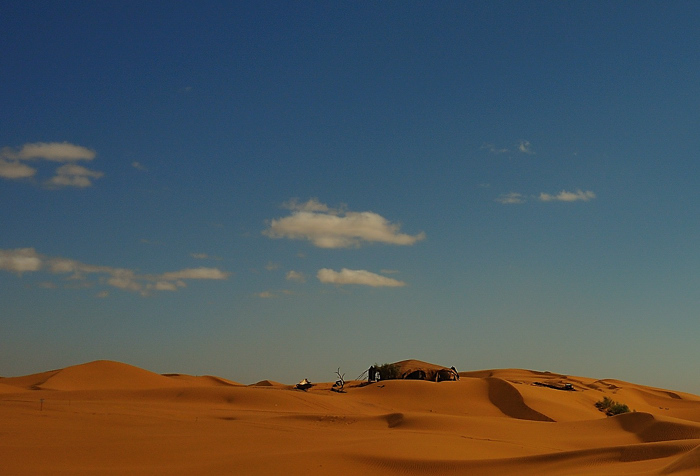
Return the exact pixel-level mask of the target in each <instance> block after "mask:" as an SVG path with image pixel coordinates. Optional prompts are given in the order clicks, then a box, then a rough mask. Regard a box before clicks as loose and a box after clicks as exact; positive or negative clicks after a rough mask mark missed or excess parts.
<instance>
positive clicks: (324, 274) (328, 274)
mask: <svg viewBox="0 0 700 476" xmlns="http://www.w3.org/2000/svg"><path fill="white" fill-rule="evenodd" d="M316 277H317V278H318V280H319V281H321V282H322V283H329V284H360V285H364V286H372V287H375V288H376V287H400V286H405V285H406V283H405V282H403V281H399V280H398V279H393V278H387V277H386V276H382V275H380V274H375V273H371V272H369V271H366V270H364V269H347V268H343V269H341V270H340V271H334V270H332V269H328V268H323V269H319V270H318V273H317V274H316Z"/></svg>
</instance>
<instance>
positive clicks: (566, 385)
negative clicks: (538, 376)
mask: <svg viewBox="0 0 700 476" xmlns="http://www.w3.org/2000/svg"><path fill="white" fill-rule="evenodd" d="M532 385H537V386H538V387H547V388H553V389H554V390H566V391H568V392H575V391H576V389H575V388H574V386H573V385H571V384H570V383H544V382H532Z"/></svg>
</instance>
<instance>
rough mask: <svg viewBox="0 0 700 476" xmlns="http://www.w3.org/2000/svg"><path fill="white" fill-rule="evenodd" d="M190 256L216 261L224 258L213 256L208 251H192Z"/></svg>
mask: <svg viewBox="0 0 700 476" xmlns="http://www.w3.org/2000/svg"><path fill="white" fill-rule="evenodd" d="M190 256H191V257H193V258H194V259H203V260H214V261H221V260H222V258H221V257H220V256H211V255H209V254H207V253H190Z"/></svg>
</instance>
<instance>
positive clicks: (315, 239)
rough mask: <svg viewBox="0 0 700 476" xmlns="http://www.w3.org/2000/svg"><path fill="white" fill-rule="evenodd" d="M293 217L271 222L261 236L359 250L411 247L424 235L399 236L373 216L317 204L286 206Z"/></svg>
mask: <svg viewBox="0 0 700 476" xmlns="http://www.w3.org/2000/svg"><path fill="white" fill-rule="evenodd" d="M287 207H288V208H291V209H292V210H293V211H292V214H291V215H290V216H288V217H284V218H279V219H274V220H271V221H270V227H269V229H267V230H265V231H263V233H264V234H265V235H267V236H269V237H270V238H290V239H297V240H309V241H311V242H312V243H313V244H314V245H315V246H317V247H319V248H351V247H359V246H360V245H361V244H362V242H381V243H388V244H393V245H412V244H414V243H415V242H417V241H420V240H423V239H424V238H425V233H422V232H421V233H419V234H417V235H407V234H404V233H399V229H400V225H398V224H393V223H390V222H389V221H387V219H386V218H384V217H382V216H381V215H378V214H376V213H374V212H347V211H337V210H332V209H330V208H328V207H327V206H326V205H324V204H322V203H319V202H318V201H316V200H309V201H308V202H306V203H303V204H297V203H296V202H293V204H292V205H287Z"/></svg>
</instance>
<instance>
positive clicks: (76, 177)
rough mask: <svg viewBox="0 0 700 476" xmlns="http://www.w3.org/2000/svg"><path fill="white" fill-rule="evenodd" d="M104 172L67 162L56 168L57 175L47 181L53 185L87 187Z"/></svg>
mask: <svg viewBox="0 0 700 476" xmlns="http://www.w3.org/2000/svg"><path fill="white" fill-rule="evenodd" d="M103 175H104V174H103V173H102V172H97V171H94V170H89V169H86V168H85V167H82V166H80V165H75V164H66V165H62V166H61V167H59V168H58V169H56V175H54V176H53V177H51V178H50V179H49V180H48V181H47V182H46V183H47V185H49V186H52V187H77V188H85V187H90V186H91V185H92V180H91V179H96V178H100V177H102V176H103Z"/></svg>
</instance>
